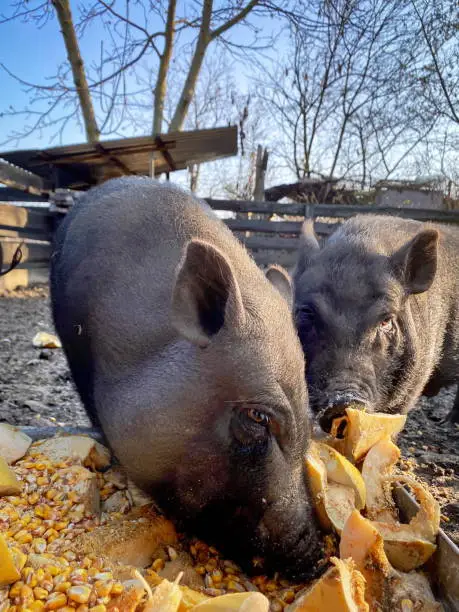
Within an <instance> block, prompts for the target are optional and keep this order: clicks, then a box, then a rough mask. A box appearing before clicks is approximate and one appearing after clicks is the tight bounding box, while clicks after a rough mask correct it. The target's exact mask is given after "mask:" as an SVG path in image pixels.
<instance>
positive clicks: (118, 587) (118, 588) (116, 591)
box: [111, 582, 124, 595]
mask: <svg viewBox="0 0 459 612" xmlns="http://www.w3.org/2000/svg"><path fill="white" fill-rule="evenodd" d="M123 591H124V586H123V585H122V584H121V582H115V583H114V585H113V586H112V590H111V594H112V595H121V593H122V592H123Z"/></svg>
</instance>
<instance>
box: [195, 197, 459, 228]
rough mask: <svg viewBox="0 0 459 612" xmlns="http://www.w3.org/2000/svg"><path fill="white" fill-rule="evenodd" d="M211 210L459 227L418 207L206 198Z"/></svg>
mask: <svg viewBox="0 0 459 612" xmlns="http://www.w3.org/2000/svg"><path fill="white" fill-rule="evenodd" d="M206 201H207V203H208V204H209V205H210V206H211V207H212V208H213V209H214V210H222V211H228V210H229V211H233V212H253V213H263V214H283V215H298V216H305V217H310V218H312V217H332V218H344V219H347V218H348V217H353V216H354V215H357V214H363V215H365V214H372V215H390V216H395V217H403V218H405V219H417V220H418V221H434V222H435V221H436V222H438V223H453V224H456V225H458V224H459V212H458V211H451V210H430V209H421V208H389V207H379V208H377V207H376V206H359V205H356V206H347V205H346V206H345V205H340V204H301V203H297V202H294V203H288V204H282V203H280V202H252V201H247V200H215V199H212V198H208V199H206Z"/></svg>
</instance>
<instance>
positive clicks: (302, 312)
mask: <svg viewBox="0 0 459 612" xmlns="http://www.w3.org/2000/svg"><path fill="white" fill-rule="evenodd" d="M314 315H315V312H314V308H313V307H312V306H309V305H308V304H304V305H303V306H299V307H297V308H296V310H295V316H296V319H297V321H298V322H299V323H306V322H311V321H312V320H313V319H314Z"/></svg>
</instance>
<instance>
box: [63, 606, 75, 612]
mask: <svg viewBox="0 0 459 612" xmlns="http://www.w3.org/2000/svg"><path fill="white" fill-rule="evenodd" d="M59 612H75V608H72V606H62V608H59Z"/></svg>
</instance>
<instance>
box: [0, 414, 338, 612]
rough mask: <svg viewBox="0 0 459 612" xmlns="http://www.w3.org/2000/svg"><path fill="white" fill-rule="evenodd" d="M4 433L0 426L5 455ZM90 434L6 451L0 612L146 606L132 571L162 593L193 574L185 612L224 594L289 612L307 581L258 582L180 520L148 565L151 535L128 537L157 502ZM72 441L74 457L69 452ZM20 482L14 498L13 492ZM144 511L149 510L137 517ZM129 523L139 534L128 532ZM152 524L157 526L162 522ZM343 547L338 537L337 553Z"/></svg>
mask: <svg viewBox="0 0 459 612" xmlns="http://www.w3.org/2000/svg"><path fill="white" fill-rule="evenodd" d="M1 427H2V426H1V425H0V429H1ZM1 436H2V432H1V431H0V454H1V451H2V438H1ZM82 440H83V439H82V438H81V437H80V439H79V440H77V437H72V436H70V437H65V438H64V437H62V438H54V439H53V440H51V441H48V442H46V443H45V445H44V446H43V444H41V445H40V443H35V444H32V445H31V446H30V447H29V448H28V450H26V451H23V453H22V454H24V452H25V453H26V454H25V455H24V456H23V457H22V458H21V459H16V458H15V456H13V457H6V459H7V460H8V459H9V460H8V463H9V464H10V465H9V466H8V465H7V464H6V463H5V462H4V461H3V464H4V469H3V481H2V464H1V463H0V612H7V611H8V612H28V611H30V612H34V611H40V610H61V611H63V612H70V611H72V610H77V612H86V611H89V610H91V611H94V612H105V611H111V612H117V611H119V612H134V611H135V610H142V609H143V608H142V605H141V603H144V602H141V601H140V597H137V598H135V597H134V599H132V597H127V590H128V587H131V586H132V583H133V582H135V580H132V578H133V573H132V570H133V569H134V570H138V573H137V575H136V576H134V577H135V579H136V580H137V582H138V579H140V580H143V582H144V584H143V586H142V589H143V588H146V589H148V588H151V589H152V590H153V591H155V589H156V590H157V587H158V585H160V584H161V583H162V582H167V580H164V579H165V578H168V579H169V580H171V581H173V580H174V579H175V578H176V576H177V575H178V574H179V573H181V572H182V571H183V570H185V577H184V578H183V579H182V585H183V586H182V585H180V587H179V588H180V589H181V592H182V604H181V607H180V608H179V610H180V612H184V611H185V610H191V609H192V608H193V606H194V605H196V604H198V603H201V602H203V601H206V600H209V599H213V598H215V597H218V596H223V595H227V594H241V593H247V594H249V593H253V592H257V593H262V594H264V595H266V597H267V598H268V600H269V607H270V610H271V611H272V612H281V611H282V610H284V609H285V608H286V607H287V606H288V605H289V604H290V603H292V602H293V601H294V599H295V597H296V594H297V593H298V591H300V590H301V589H302V588H304V586H305V585H304V584H296V585H294V584H291V583H290V582H288V581H287V580H283V579H281V578H280V577H279V576H278V575H277V574H276V575H275V576H274V577H270V578H268V577H266V576H256V577H254V578H251V579H249V578H248V577H247V576H246V575H245V574H244V573H243V572H242V570H241V569H240V568H239V567H238V566H237V565H236V564H234V563H233V562H231V561H229V560H226V559H224V558H222V557H221V556H220V554H219V552H218V551H217V550H216V549H215V548H213V547H212V546H208V545H207V544H206V543H204V542H202V541H200V540H197V539H186V538H184V537H181V536H178V535H177V534H176V533H175V530H173V527H172V526H171V527H168V526H167V525H166V528H165V530H164V533H160V532H161V529H163V523H164V524H166V523H168V522H167V521H165V519H162V518H161V519H159V520H160V521H163V523H161V524H160V523H158V528H157V531H158V534H159V535H158V536H157V539H158V546H156V548H155V554H154V556H153V557H151V559H150V563H149V564H147V567H145V564H144V563H143V562H142V561H141V559H142V558H144V557H145V555H144V554H143V553H144V552H145V550H144V544H145V542H144V540H145V538H144V537H143V535H142V533H140V532H139V534H138V537H136V536H135V535H134V536H133V537H132V539H131V540H130V541H129V539H130V534H131V531H132V529H133V530H134V532H135V531H136V530H137V528H138V527H139V528H140V527H141V526H142V524H143V525H144V529H146V528H149V527H150V524H149V523H148V519H147V518H145V516H146V515H147V511H145V513H144V514H142V509H143V508H148V509H149V508H150V507H151V503H152V500H151V499H149V498H147V497H145V496H144V495H143V494H142V493H141V492H140V491H139V490H138V489H136V488H135V486H134V485H133V484H132V483H131V482H130V481H129V480H128V479H127V477H126V476H125V474H124V473H123V471H122V470H121V469H118V468H114V467H110V468H109V469H107V467H108V466H109V462H110V458H109V457H108V459H107V457H105V456H104V457H102V459H101V457H100V456H97V453H96V454H95V455H94V453H93V451H92V450H90V445H89V446H88V445H87V444H83V447H84V448H83V450H82V448H81V442H82ZM53 441H55V443H56V444H55V445H53ZM64 441H66V442H65V444H67V446H68V449H69V450H68V453H67V455H71V456H66V450H65V448H64V447H62V444H64ZM86 442H87V441H86ZM91 443H92V444H94V442H93V441H91ZM29 444H30V442H29ZM65 444H64V446H65ZM97 446H98V448H99V449H102V451H106V449H104V448H103V447H101V446H100V445H97ZM61 447H62V448H61ZM56 449H57V450H56ZM3 454H5V453H3ZM107 456H108V455H107ZM1 461H2V459H1V457H0V462H1ZM97 468H104V471H103V472H101V471H98V469H97ZM5 470H8V471H9V474H10V476H7V475H6V471H5ZM5 477H6V478H7V481H8V478H10V481H11V477H12V478H13V479H14V478H15V479H16V483H14V482H13V483H12V486H13V488H12V489H11V482H10V481H9V485H7V487H6V489H3V492H2V482H5ZM8 487H9V488H8ZM15 488H17V490H15V491H14V493H15V495H11V492H12V491H13V490H14V489H15ZM5 491H6V494H5ZM2 494H3V496H2ZM136 509H137V510H138V511H140V514H139V513H137V515H136V514H135V511H136ZM139 517H140V518H139ZM168 524H169V523H168ZM126 525H127V526H128V527H129V529H131V531H128V532H126V533H127V536H122V535H121V534H122V533H124V527H125V526H126ZM145 525H146V526H145ZM169 525H170V524H169ZM112 526H113V528H112ZM151 529H152V530H153V531H154V530H155V529H156V527H155V525H154V524H153V527H152V528H151ZM104 530H105V531H104ZM123 537H125V539H126V540H127V543H126V546H122V547H121V548H123V549H124V548H126V549H127V548H129V546H130V543H132V546H131V548H132V549H133V551H134V552H133V557H132V555H131V560H130V561H129V562H128V561H126V560H125V559H124V558H118V555H117V551H118V550H119V549H120V547H119V546H118V545H119V541H120V540H122V539H123ZM155 537H156V536H155ZM85 538H86V539H85ZM161 538H163V539H161ZM88 542H91V546H90V549H91V551H92V552H89V551H88V547H87V546H86V545H87V543H88ZM82 543H83V544H82ZM335 545H336V541H335V539H334V538H332V537H331V536H329V537H328V548H329V554H330V555H331V554H333V552H334V549H335ZM85 546H86V547H85ZM117 546H118V548H117ZM145 546H147V548H148V545H147V544H145ZM136 547H138V548H139V550H138V560H139V562H138V563H136V559H137V548H136ZM146 554H148V550H147V553H146ZM132 558H133V559H134V561H132ZM324 563H326V561H325V560H324ZM133 566H134V567H133ZM126 570H129V571H127V572H126ZM186 584H187V585H189V586H190V587H192V588H187V586H184V585H186ZM145 585H146V586H145Z"/></svg>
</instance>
